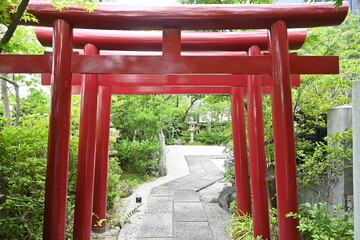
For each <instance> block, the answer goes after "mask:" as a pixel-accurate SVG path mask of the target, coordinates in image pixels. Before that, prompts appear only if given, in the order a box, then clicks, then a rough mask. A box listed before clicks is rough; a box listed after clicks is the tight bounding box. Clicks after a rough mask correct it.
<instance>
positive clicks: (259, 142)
mask: <svg viewBox="0 0 360 240" xmlns="http://www.w3.org/2000/svg"><path fill="white" fill-rule="evenodd" d="M248 55H249V56H259V55H261V52H260V48H259V47H257V46H252V47H251V48H250V49H249V51H248ZM261 88H262V82H261V76H259V75H248V92H247V100H248V101H247V104H248V107H247V110H248V111H247V112H248V134H249V153H250V179H251V196H252V216H253V223H254V237H255V238H256V237H257V236H262V238H263V239H270V229H269V205H268V186H267V180H266V155H265V142H264V117H263V108H262V92H261Z"/></svg>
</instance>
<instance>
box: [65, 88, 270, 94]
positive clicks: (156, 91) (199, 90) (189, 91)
mask: <svg viewBox="0 0 360 240" xmlns="http://www.w3.org/2000/svg"><path fill="white" fill-rule="evenodd" d="M242 89H243V91H244V92H245V93H246V92H247V88H242ZM230 92H231V87H224V86H218V87H215V86H207V87H205V86H203V87H199V86H161V87H158V86H113V87H112V90H111V94H230ZM261 92H262V94H270V93H271V87H263V88H262V89H261ZM72 93H73V94H80V86H72Z"/></svg>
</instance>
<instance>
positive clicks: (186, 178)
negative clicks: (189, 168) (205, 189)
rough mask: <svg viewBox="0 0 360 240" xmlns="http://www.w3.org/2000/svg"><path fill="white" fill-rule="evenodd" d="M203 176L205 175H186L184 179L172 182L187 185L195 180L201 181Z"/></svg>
mask: <svg viewBox="0 0 360 240" xmlns="http://www.w3.org/2000/svg"><path fill="white" fill-rule="evenodd" d="M202 176H203V174H199V175H198V174H191V175H186V176H184V177H181V178H177V179H175V180H172V182H179V183H180V182H181V183H186V182H190V181H193V180H196V179H199V178H201V177H202Z"/></svg>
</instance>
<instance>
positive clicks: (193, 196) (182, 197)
mask: <svg viewBox="0 0 360 240" xmlns="http://www.w3.org/2000/svg"><path fill="white" fill-rule="evenodd" d="M199 201H200V200H199V196H198V195H197V193H196V192H195V191H187V190H178V189H176V190H175V193H174V202H199Z"/></svg>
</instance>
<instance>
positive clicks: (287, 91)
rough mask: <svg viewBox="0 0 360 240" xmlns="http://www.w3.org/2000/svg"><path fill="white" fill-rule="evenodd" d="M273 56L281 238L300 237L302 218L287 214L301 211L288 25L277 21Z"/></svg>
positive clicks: (272, 44) (273, 111) (273, 31)
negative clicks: (299, 228)
mask: <svg viewBox="0 0 360 240" xmlns="http://www.w3.org/2000/svg"><path fill="white" fill-rule="evenodd" d="M270 37H271V41H270V43H271V44H270V48H269V49H270V51H271V57H272V94H271V95H272V115H273V130H274V145H275V171H276V193H277V207H278V215H279V234H280V239H282V240H287V239H292V240H293V239H294V240H296V239H299V232H298V229H297V228H296V226H297V225H298V221H297V220H296V219H294V218H291V217H290V218H287V217H286V216H285V215H286V214H288V213H290V212H297V211H298V202H297V185H296V160H295V140H294V123H293V112H292V99H291V83H290V64H289V48H288V37H287V27H286V24H285V23H284V22H283V21H277V22H275V23H274V24H273V25H272V26H271V30H270Z"/></svg>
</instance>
